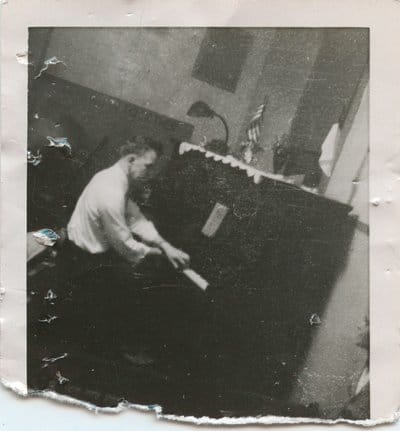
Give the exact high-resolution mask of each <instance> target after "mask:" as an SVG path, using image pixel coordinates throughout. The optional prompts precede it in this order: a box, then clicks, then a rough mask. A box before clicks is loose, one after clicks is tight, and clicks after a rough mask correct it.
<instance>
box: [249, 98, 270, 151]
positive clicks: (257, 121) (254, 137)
mask: <svg viewBox="0 0 400 431" xmlns="http://www.w3.org/2000/svg"><path fill="white" fill-rule="evenodd" d="M266 107H267V98H265V99H264V101H263V103H261V105H260V106H258V107H257V109H256V111H255V112H254V115H253V116H252V117H251V120H250V123H249V125H248V126H247V129H246V135H247V139H248V141H249V142H252V143H253V144H255V145H257V144H258V141H259V139H260V131H261V124H262V121H263V117H264V112H265V108H266Z"/></svg>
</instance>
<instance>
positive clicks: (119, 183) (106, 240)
mask: <svg viewBox="0 0 400 431" xmlns="http://www.w3.org/2000/svg"><path fill="white" fill-rule="evenodd" d="M128 189H129V183H128V177H127V174H126V173H125V172H124V170H123V167H122V166H121V164H120V163H118V162H117V163H116V164H114V165H113V166H111V167H110V168H108V169H104V170H102V171H100V172H98V173H97V174H96V175H95V176H94V177H93V178H92V179H91V180H90V182H89V184H88V185H87V186H86V187H85V189H84V190H83V192H82V194H81V196H80V197H79V200H78V202H77V204H76V207H75V210H74V212H73V214H72V217H71V220H70V221H69V223H68V226H67V230H68V238H69V239H70V240H71V241H72V242H74V243H75V244H76V245H77V246H78V247H80V248H82V249H83V250H85V251H87V252H89V253H92V254H96V253H103V252H105V251H107V250H108V249H109V248H110V247H112V248H114V249H115V250H116V251H117V252H118V253H119V254H120V255H121V256H123V257H124V258H125V259H127V260H129V261H130V262H132V263H138V262H139V261H140V260H141V259H142V258H143V257H144V256H146V254H147V253H148V251H149V250H150V247H149V246H148V245H146V244H144V243H143V242H140V241H137V240H135V239H134V238H133V236H132V233H133V234H135V235H136V236H137V237H139V238H140V239H141V240H142V241H144V242H146V243H147V244H154V243H157V242H158V241H160V236H159V234H158V232H157V230H156V228H155V227H154V225H153V223H151V222H150V221H149V220H147V219H146V218H145V217H144V215H143V214H142V213H141V211H140V209H139V207H138V205H137V204H136V203H135V202H133V201H132V200H131V199H128V198H127V194H128Z"/></svg>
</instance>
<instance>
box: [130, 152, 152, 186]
mask: <svg viewBox="0 0 400 431" xmlns="http://www.w3.org/2000/svg"><path fill="white" fill-rule="evenodd" d="M157 159H158V157H157V153H156V152H155V151H153V150H149V151H146V152H145V153H144V154H143V155H141V156H132V157H131V159H130V160H129V178H130V180H147V179H150V178H152V177H153V176H154V173H155V169H154V167H155V164H156V162H157Z"/></svg>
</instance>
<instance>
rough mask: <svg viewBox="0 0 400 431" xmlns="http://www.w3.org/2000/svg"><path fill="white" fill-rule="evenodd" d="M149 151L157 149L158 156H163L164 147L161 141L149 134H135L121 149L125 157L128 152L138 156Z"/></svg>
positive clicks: (120, 152)
mask: <svg viewBox="0 0 400 431" xmlns="http://www.w3.org/2000/svg"><path fill="white" fill-rule="evenodd" d="M147 151H155V153H156V154H157V156H161V155H162V153H163V147H162V144H161V142H159V141H156V140H155V139H152V138H149V137H147V136H134V137H133V138H130V139H128V140H127V141H126V142H125V144H124V145H122V146H121V148H120V149H119V155H120V156H121V157H125V156H127V155H128V154H134V155H136V156H143V154H145V153H146V152H147Z"/></svg>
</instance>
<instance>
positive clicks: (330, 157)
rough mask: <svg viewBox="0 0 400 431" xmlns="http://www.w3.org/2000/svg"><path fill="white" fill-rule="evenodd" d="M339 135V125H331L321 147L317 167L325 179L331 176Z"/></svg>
mask: <svg viewBox="0 0 400 431" xmlns="http://www.w3.org/2000/svg"><path fill="white" fill-rule="evenodd" d="M339 133H340V128H339V123H335V124H333V125H332V127H331V129H330V130H329V133H328V134H327V136H326V138H325V141H324V142H323V144H322V147H321V156H320V158H319V166H320V167H321V169H322V171H323V173H324V174H325V175H326V176H327V177H330V176H331V174H332V170H333V164H334V161H335V154H336V147H337V141H338V137H339Z"/></svg>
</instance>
